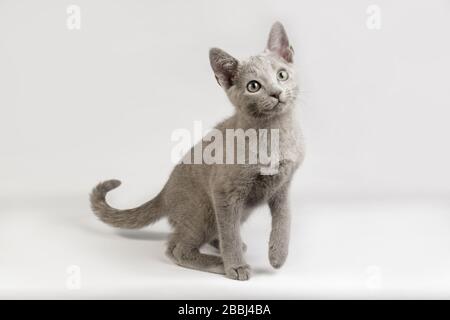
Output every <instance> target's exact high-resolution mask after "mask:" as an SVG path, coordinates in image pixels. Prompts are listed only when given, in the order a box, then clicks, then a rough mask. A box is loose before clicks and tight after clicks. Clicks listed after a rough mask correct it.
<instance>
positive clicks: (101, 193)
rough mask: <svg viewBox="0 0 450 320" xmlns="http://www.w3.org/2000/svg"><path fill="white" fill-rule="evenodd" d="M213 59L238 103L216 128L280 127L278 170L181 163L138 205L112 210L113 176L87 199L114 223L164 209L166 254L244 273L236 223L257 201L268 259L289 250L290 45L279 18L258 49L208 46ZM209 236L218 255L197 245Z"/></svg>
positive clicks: (280, 259)
mask: <svg viewBox="0 0 450 320" xmlns="http://www.w3.org/2000/svg"><path fill="white" fill-rule="evenodd" d="M210 63H211V66H212V69H213V71H214V74H215V76H216V79H217V81H218V83H219V84H220V85H221V86H222V87H223V89H224V90H225V92H226V94H227V95H228V98H229V100H230V101H231V103H232V104H233V105H234V106H235V109H236V112H235V114H234V115H233V116H232V117H230V118H228V119H226V120H225V121H223V122H221V123H220V124H218V125H217V126H216V128H217V129H218V130H220V131H222V132H224V131H225V129H238V128H241V129H244V130H246V129H248V128H254V129H262V128H264V129H279V132H280V133H279V136H280V147H279V150H280V154H281V157H280V159H281V160H280V162H279V168H278V173H277V174H274V175H262V174H261V171H260V166H259V165H257V164H256V165H247V164H245V165H243V164H212V165H208V164H204V163H203V164H183V163H180V164H178V165H177V166H176V167H175V168H174V170H173V172H172V174H171V175H170V178H169V180H168V181H167V183H166V185H165V186H164V188H163V189H162V191H161V192H160V193H159V194H158V195H157V196H156V197H155V198H153V199H152V200H150V201H148V202H147V203H145V204H143V205H142V206H140V207H138V208H135V209H129V210H117V209H114V208H112V207H110V206H109V205H108V204H107V203H106V201H105V195H106V193H107V192H109V191H111V190H112V189H114V188H116V187H118V186H119V185H120V182H119V181H117V180H109V181H106V182H103V183H100V184H99V185H98V186H97V187H95V188H94V190H93V191H92V194H91V206H92V210H93V211H94V213H95V214H96V215H97V216H98V217H99V218H100V219H101V220H102V221H103V222H105V223H107V224H109V225H111V226H114V227H119V228H132V229H134V228H142V227H144V226H147V225H149V224H151V223H153V222H155V221H157V220H158V219H160V218H162V217H164V216H167V217H168V219H169V222H170V223H171V225H172V226H173V227H174V232H173V233H172V235H171V237H170V240H169V243H168V248H167V255H168V256H169V257H170V258H171V259H172V260H173V261H174V262H175V263H176V264H178V265H180V266H183V267H188V268H193V269H199V270H204V271H210V272H216V273H220V274H225V275H226V276H227V277H229V278H231V279H236V280H247V279H249V277H250V267H249V266H248V264H247V263H246V261H245V259H244V254H243V252H244V250H245V245H244V244H243V243H242V241H241V236H240V225H241V223H242V222H243V221H244V220H245V219H246V218H247V217H248V215H249V213H250V211H251V210H252V209H254V208H255V207H256V206H258V205H260V204H264V203H268V205H269V207H270V211H271V214H272V231H271V235H270V242H269V260H270V263H271V265H272V266H273V267H275V268H279V267H281V266H282V265H283V263H284V262H285V260H286V257H287V254H288V243H289V230H290V214H289V206H288V191H289V184H290V182H291V179H292V176H293V174H294V172H295V170H296V169H297V168H298V166H299V165H300V164H301V162H302V161H303V156H304V150H303V142H302V136H301V132H300V130H299V128H298V127H297V125H296V121H295V117H294V115H293V111H294V110H293V109H294V105H295V102H296V98H297V94H298V85H297V82H296V80H295V75H294V70H293V49H292V47H291V46H290V44H289V41H288V38H287V35H286V32H285V30H284V28H283V26H282V25H281V24H280V23H278V22H277V23H275V24H274V25H273V26H272V29H271V31H270V36H269V40H268V44H267V48H266V50H265V51H264V52H263V53H261V54H259V55H256V56H252V57H250V58H249V59H247V60H243V61H238V60H236V59H235V58H233V57H232V56H230V55H229V54H227V53H225V52H224V51H222V50H220V49H217V48H213V49H211V50H210ZM280 69H284V70H286V71H287V72H288V74H289V78H288V79H287V80H286V81H283V82H281V81H280V80H279V79H277V72H278V71H279V70H280ZM251 80H257V81H258V82H259V83H260V84H261V89H260V90H259V91H258V92H257V93H250V92H248V91H247V89H246V86H247V83H248V82H249V81H251ZM278 102H281V103H279V104H277V103H278ZM224 136H225V134H224ZM200 143H202V142H200ZM203 143H204V142H203ZM224 152H225V151H224ZM206 243H209V244H211V245H213V246H215V247H218V248H219V249H220V253H221V256H215V255H207V254H204V253H201V252H200V251H199V249H200V247H201V246H202V245H203V244H206Z"/></svg>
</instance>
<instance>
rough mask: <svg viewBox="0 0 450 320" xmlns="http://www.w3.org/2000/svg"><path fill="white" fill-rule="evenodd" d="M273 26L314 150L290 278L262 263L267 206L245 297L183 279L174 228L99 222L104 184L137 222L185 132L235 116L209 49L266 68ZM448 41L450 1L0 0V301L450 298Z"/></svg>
mask: <svg viewBox="0 0 450 320" xmlns="http://www.w3.org/2000/svg"><path fill="white" fill-rule="evenodd" d="M71 4H75V5H78V6H79V7H80V8H81V30H69V29H68V28H67V26H66V20H67V17H68V15H67V13H66V9H67V7H68V6H69V5H71ZM369 5H378V6H379V8H380V9H381V19H382V20H381V29H380V30H370V29H369V28H368V27H367V25H366V21H367V19H368V14H367V12H366V10H367V8H368V7H369ZM276 20H279V21H281V22H283V24H284V25H285V28H286V30H287V32H288V34H289V37H290V40H291V42H292V45H293V46H294V48H295V52H296V56H295V58H296V64H297V69H298V72H299V74H300V81H301V84H302V85H301V91H302V94H301V99H300V104H299V109H300V112H299V114H298V115H299V121H300V123H301V124H302V127H303V129H304V133H305V136H306V142H307V158H306V161H305V163H304V166H303V167H302V168H301V170H300V172H299V173H298V174H297V176H296V179H295V183H294V185H293V188H292V206H293V209H292V211H293V213H294V222H293V232H292V233H293V236H292V245H291V255H290V257H289V260H288V262H287V264H286V266H285V267H284V268H283V269H281V270H279V271H272V270H271V268H270V266H269V263H268V261H267V257H266V256H267V253H266V251H267V241H268V232H269V227H270V226H269V225H270V219H269V216H268V211H267V209H265V208H262V209H260V210H258V211H257V212H255V214H254V215H253V216H252V218H251V219H250V221H249V222H248V223H247V224H246V225H245V227H244V230H243V237H244V239H245V240H246V242H247V243H248V246H249V252H248V254H247V260H248V262H249V263H250V264H251V265H252V266H253V269H254V275H253V278H252V279H251V280H250V282H245V283H239V282H235V281H231V280H228V279H225V278H223V277H221V276H217V275H212V274H206V273H201V272H197V271H192V270H187V269H182V268H180V267H177V266H174V265H172V264H171V263H170V262H169V260H168V259H167V258H166V257H165V256H164V250H165V247H164V241H165V239H166V237H167V234H168V232H169V228H168V226H167V224H166V223H165V222H164V221H163V222H161V223H158V224H156V225H155V226H152V227H150V228H148V229H145V230H141V231H134V232H130V231H117V230H112V229H111V228H109V227H107V226H104V225H102V224H101V223H100V222H98V221H97V220H96V219H95V217H94V216H93V215H92V214H91V213H90V210H89V204H88V193H89V192H90V190H91V188H92V187H93V186H94V185H95V184H96V183H97V182H98V181H100V180H103V179H109V178H119V179H121V180H122V181H123V182H124V184H123V186H122V187H121V188H119V189H118V190H117V191H116V192H113V193H112V194H111V196H110V197H109V201H110V202H111V204H113V205H115V206H117V207H119V208H127V207H132V206H136V205H138V204H140V203H142V202H143V201H145V200H147V199H149V198H151V197H153V196H154V195H155V194H156V192H158V191H159V189H160V188H161V187H162V186H163V184H164V183H165V181H166V179H167V176H168V174H169V173H170V170H171V168H172V167H173V164H172V162H171V150H172V148H173V147H174V145H175V142H172V141H171V134H172V132H173V131H174V130H175V129H179V128H186V129H190V130H192V129H193V122H194V121H196V120H201V121H202V122H203V124H204V126H205V127H211V126H213V125H214V124H215V123H217V122H219V121H220V120H222V119H224V118H225V117H227V116H229V115H231V114H232V111H233V110H232V107H231V106H230V104H229V103H228V101H227V100H226V97H225V95H224V93H223V92H222V91H221V88H220V87H218V85H217V83H216V81H215V79H214V76H213V74H212V71H211V69H210V66H209V61H208V50H209V48H210V47H213V46H218V47H221V48H223V49H225V50H226V51H228V52H229V53H231V54H233V55H235V56H236V57H238V58H239V57H246V56H249V55H251V54H255V53H258V52H259V51H262V50H263V49H264V46H265V43H266V39H267V35H268V32H269V29H270V26H271V24H272V23H273V22H274V21H276ZM449 30H450V2H449V1H447V0H432V1H423V0H422V1H419V0H413V1H411V0H408V1H406V0H397V1H388V0H379V1H356V0H346V1H332V0H319V1H267V0H266V1H261V0H258V1H245V2H244V1H237V0H227V1H210V0H203V1H182V0H176V1H175V0H171V1H165V2H163V1H130V0H127V1H125V0H122V1H117V0H115V1H106V0H105V1H99V0H96V1H87V0H85V1H81V0H77V1H71V2H67V1H56V0H54V1H49V0H42V1H31V0H28V1H25V0H14V1H6V0H0V252H1V255H0V272H1V273H0V296H1V297H44V298H46V297H57V298H79V297H89V298H92V297H111V298H128V297H129V298H351V297H359V298H371V297H376V298H379V297H384V298H394V297H396V298H398V297H403V298H411V297H425V298H436V297H437V298H442V297H446V298H450V257H449V252H450V232H449V231H450V197H449V194H450V184H449V181H450V170H449V168H448V166H449V163H450V148H449V147H448V145H449V143H448V138H449V136H450V126H449V125H448V123H449V119H450V90H449V84H450V59H449V57H450V42H449V41H448V37H449V35H448V33H449ZM71 265H76V266H79V267H80V268H81V288H80V289H79V290H69V289H68V287H67V281H70V279H71V278H70V275H69V273H68V272H67V268H68V267H69V266H71ZM69 287H70V286H69Z"/></svg>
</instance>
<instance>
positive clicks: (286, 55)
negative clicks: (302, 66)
mask: <svg viewBox="0 0 450 320" xmlns="http://www.w3.org/2000/svg"><path fill="white" fill-rule="evenodd" d="M267 50H269V51H271V52H274V53H276V54H277V55H279V56H280V57H281V58H283V59H284V60H286V61H287V62H289V63H292V62H293V61H294V49H293V48H292V46H291V45H290V44H289V39H288V36H287V33H286V30H284V27H283V25H282V24H281V23H280V22H275V23H274V24H273V26H272V29H271V30H270V34H269V40H268V41H267Z"/></svg>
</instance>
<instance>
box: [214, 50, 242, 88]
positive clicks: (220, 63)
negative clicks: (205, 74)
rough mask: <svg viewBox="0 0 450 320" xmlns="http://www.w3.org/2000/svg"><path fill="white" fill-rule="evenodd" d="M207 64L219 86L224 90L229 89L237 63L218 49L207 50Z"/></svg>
mask: <svg viewBox="0 0 450 320" xmlns="http://www.w3.org/2000/svg"><path fill="white" fill-rule="evenodd" d="M209 62H210V63H211V67H212V69H213V71H214V74H215V76H216V79H217V82H218V83H219V85H220V86H222V87H224V88H225V89H228V88H229V87H231V86H232V85H233V78H234V76H235V75H236V73H237V69H238V64H239V62H238V61H237V60H236V59H235V58H233V57H232V56H230V55H229V54H228V53H226V52H225V51H223V50H221V49H219V48H212V49H211V50H209Z"/></svg>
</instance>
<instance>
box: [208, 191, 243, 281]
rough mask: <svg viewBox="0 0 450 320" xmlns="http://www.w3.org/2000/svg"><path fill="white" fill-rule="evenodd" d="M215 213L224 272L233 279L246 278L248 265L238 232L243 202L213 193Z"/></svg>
mask: <svg viewBox="0 0 450 320" xmlns="http://www.w3.org/2000/svg"><path fill="white" fill-rule="evenodd" d="M215 204H216V208H215V213H216V219H217V227H218V232H219V238H220V241H219V242H220V251H221V254H222V259H223V263H224V266H225V274H226V276H227V277H228V278H230V279H234V280H248V279H249V278H250V266H249V265H248V264H247V263H246V262H245V259H244V253H243V249H242V240H241V234H240V225H241V215H242V208H243V202H242V201H241V200H240V199H238V198H237V197H232V196H223V193H216V195H215Z"/></svg>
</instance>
